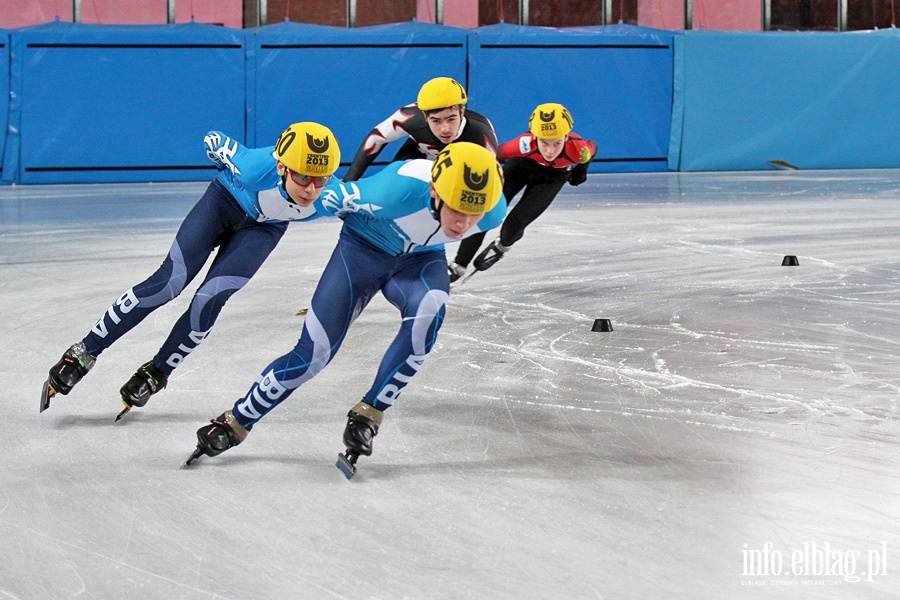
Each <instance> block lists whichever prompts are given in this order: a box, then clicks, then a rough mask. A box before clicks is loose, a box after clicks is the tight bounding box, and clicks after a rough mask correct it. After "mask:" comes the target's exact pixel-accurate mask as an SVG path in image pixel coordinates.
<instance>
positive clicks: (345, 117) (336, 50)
mask: <svg viewBox="0 0 900 600" xmlns="http://www.w3.org/2000/svg"><path fill="white" fill-rule="evenodd" d="M467 39H468V32H467V31H466V30H465V29H456V28H453V27H444V26H440V25H433V24H428V23H397V24H392V25H379V26H375V27H361V28H358V29H346V28H342V27H324V26H317V25H303V24H299V23H287V22H286V23H280V24H277V25H270V26H267V27H262V28H260V29H258V30H256V33H255V35H254V36H253V39H252V40H249V41H248V44H249V46H250V49H251V52H252V59H251V61H250V62H251V64H252V66H251V67H249V68H250V77H248V81H252V82H253V86H254V89H253V90H248V100H249V103H248V115H249V123H248V125H249V127H248V138H247V140H246V143H247V144H248V145H252V146H266V145H270V144H274V143H275V140H276V139H277V137H278V134H279V133H281V131H282V130H283V129H284V128H285V127H286V126H287V125H289V124H290V123H294V122H297V121H317V122H320V123H322V124H324V125H326V126H328V127H329V128H330V129H331V130H332V131H333V132H334V134H335V137H337V139H338V142H339V143H340V146H341V156H342V161H341V162H342V164H343V165H344V167H342V168H341V169H340V170H339V171H338V175H342V174H343V173H345V172H346V170H347V169H346V167H347V166H349V164H350V162H351V161H352V160H353V156H354V155H355V154H356V150H357V148H358V147H359V145H360V144H361V143H362V141H363V138H364V137H365V136H366V135H367V134H368V133H369V131H370V130H371V129H372V128H373V127H374V126H375V125H377V124H378V123H380V122H381V121H383V120H384V119H386V118H388V117H389V116H390V115H391V114H392V113H393V112H394V111H395V110H397V109H398V108H400V107H401V106H403V105H405V104H409V103H410V102H415V101H416V95H417V94H418V91H419V87H421V85H422V84H423V83H425V82H426V81H428V80H429V79H432V78H434V77H441V76H443V77H453V78H454V79H457V80H458V81H459V82H460V83H463V85H465V81H466V51H467V46H466V43H467ZM401 143H402V142H399V141H398V142H396V143H394V144H391V145H390V146H389V147H387V148H385V149H384V151H383V152H382V153H381V155H380V156H379V158H378V162H377V163H375V164H376V165H378V164H386V163H387V162H390V159H391V158H393V156H394V154H395V153H396V150H397V149H399V147H400V144H401ZM376 170H377V169H376V168H372V169H370V170H369V171H367V173H368V174H371V173H374V172H375V171H376Z"/></svg>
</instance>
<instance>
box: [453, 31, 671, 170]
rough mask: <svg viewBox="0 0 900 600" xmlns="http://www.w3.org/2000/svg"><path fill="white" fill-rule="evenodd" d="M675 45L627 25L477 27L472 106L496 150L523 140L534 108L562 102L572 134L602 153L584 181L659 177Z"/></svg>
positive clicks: (664, 35) (667, 37)
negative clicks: (632, 174)
mask: <svg viewBox="0 0 900 600" xmlns="http://www.w3.org/2000/svg"><path fill="white" fill-rule="evenodd" d="M676 35H677V34H676V33H675V32H671V31H661V30H656V29H648V28H644V27H634V26H630V25H612V26H606V27H582V28H569V29H550V28H543V27H522V26H517V25H505V24H500V25H492V26H490V27H483V28H481V29H478V30H476V32H475V34H474V35H473V37H472V41H471V42H470V49H469V93H470V99H469V102H470V103H471V104H472V106H473V107H475V109H476V110H478V111H479V112H481V113H483V114H485V115H486V116H487V117H489V118H490V119H491V121H492V122H493V123H494V127H495V128H496V130H497V135H498V137H500V141H501V143H502V142H504V141H507V140H509V139H511V138H513V137H515V136H517V135H519V134H520V133H522V132H524V131H526V130H527V127H528V117H529V115H530V114H531V112H532V111H533V110H534V108H535V107H536V106H537V105H538V104H541V103H544V102H559V103H560V104H563V105H564V106H565V107H566V108H568V109H569V112H571V113H572V117H573V118H574V120H575V132H576V133H578V134H580V135H581V136H582V137H585V138H587V139H591V140H594V141H596V142H597V143H598V145H599V150H598V152H597V157H596V159H595V161H594V163H593V165H592V166H591V169H590V170H591V172H600V171H618V172H621V171H664V170H666V165H667V157H668V146H669V132H670V129H671V126H670V124H671V110H672V54H673V42H672V40H673V38H674V37H675V36H676Z"/></svg>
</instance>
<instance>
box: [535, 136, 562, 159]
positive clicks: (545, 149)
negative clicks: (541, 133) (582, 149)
mask: <svg viewBox="0 0 900 600" xmlns="http://www.w3.org/2000/svg"><path fill="white" fill-rule="evenodd" d="M565 145H566V138H565V137H561V138H553V139H550V140H544V139H541V138H537V147H538V152H540V153H541V156H543V157H544V160H546V161H547V162H553V161H554V160H556V158H557V157H558V156H559V155H560V154H562V151H563V148H564V147H565Z"/></svg>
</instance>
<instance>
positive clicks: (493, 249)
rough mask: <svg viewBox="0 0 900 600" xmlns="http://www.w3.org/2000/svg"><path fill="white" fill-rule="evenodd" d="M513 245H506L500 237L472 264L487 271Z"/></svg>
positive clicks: (479, 269)
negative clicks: (501, 241)
mask: <svg viewBox="0 0 900 600" xmlns="http://www.w3.org/2000/svg"><path fill="white" fill-rule="evenodd" d="M510 248H511V246H504V245H503V244H501V243H500V238H497V239H496V240H494V241H493V242H491V243H490V244H488V247H487V248H485V249H484V250H483V251H482V252H481V254H479V255H478V256H476V257H475V262H473V263H472V266H473V267H475V270H476V271H487V270H488V269H490V268H491V267H493V266H494V265H495V264H496V263H497V261H498V260H500V259H501V258H503V256H504V255H505V254H506V253H507V252H508V251H509V249H510Z"/></svg>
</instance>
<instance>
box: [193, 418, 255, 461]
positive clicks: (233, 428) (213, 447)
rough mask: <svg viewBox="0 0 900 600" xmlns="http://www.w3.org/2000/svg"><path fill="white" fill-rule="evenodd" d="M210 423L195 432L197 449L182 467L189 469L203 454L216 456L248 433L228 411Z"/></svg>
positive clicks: (235, 444) (238, 442) (232, 446)
mask: <svg viewBox="0 0 900 600" xmlns="http://www.w3.org/2000/svg"><path fill="white" fill-rule="evenodd" d="M210 423H211V425H204V426H203V427H201V428H200V429H198V430H197V449H196V450H194V453H193V454H191V456H190V458H188V459H187V462H185V463H184V466H186V467H189V466H190V465H191V463H192V462H194V460H195V459H196V458H198V457H200V456H201V455H203V454H205V455H207V456H218V455H220V454H222V453H223V452H225V451H226V450H228V449H229V448H234V447H235V446H237V445H238V444H240V443H241V442H243V441H244V440H246V439H247V434H248V433H249V432H248V431H247V430H246V429H244V426H243V425H241V424H240V423H238V421H237V419H235V418H234V415H233V414H232V413H231V411H230V410H229V411H227V412H223V413H222V414H221V415H219V416H218V417H216V418H215V419H213V420H212V421H211V422H210Z"/></svg>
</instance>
